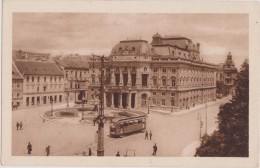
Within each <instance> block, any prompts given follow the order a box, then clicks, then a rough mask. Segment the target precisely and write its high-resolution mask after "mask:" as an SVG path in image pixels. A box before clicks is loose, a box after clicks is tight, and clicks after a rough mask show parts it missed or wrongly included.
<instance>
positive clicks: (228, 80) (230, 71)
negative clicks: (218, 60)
mask: <svg viewBox="0 0 260 168" xmlns="http://www.w3.org/2000/svg"><path fill="white" fill-rule="evenodd" d="M236 79H237V68H236V66H235V63H234V61H233V59H232V54H231V53H230V52H229V53H228V55H227V58H226V61H225V63H223V64H219V66H218V71H217V80H218V81H220V82H222V83H223V84H224V85H225V86H226V87H227V91H228V94H232V95H234V94H235V85H236Z"/></svg>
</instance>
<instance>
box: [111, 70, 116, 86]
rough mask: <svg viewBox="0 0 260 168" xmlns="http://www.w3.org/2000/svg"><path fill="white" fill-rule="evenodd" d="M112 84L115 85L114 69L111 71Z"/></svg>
mask: <svg viewBox="0 0 260 168" xmlns="http://www.w3.org/2000/svg"><path fill="white" fill-rule="evenodd" d="M110 82H111V84H112V85H114V84H115V73H114V70H113V71H112V72H111V81H110Z"/></svg>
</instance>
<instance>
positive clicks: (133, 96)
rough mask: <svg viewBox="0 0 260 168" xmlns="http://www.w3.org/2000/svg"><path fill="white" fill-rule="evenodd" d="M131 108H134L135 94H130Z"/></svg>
mask: <svg viewBox="0 0 260 168" xmlns="http://www.w3.org/2000/svg"><path fill="white" fill-rule="evenodd" d="M131 108H135V93H132V94H131Z"/></svg>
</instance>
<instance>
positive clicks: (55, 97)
mask: <svg viewBox="0 0 260 168" xmlns="http://www.w3.org/2000/svg"><path fill="white" fill-rule="evenodd" d="M56 102H57V96H56V95H55V96H54V103H56Z"/></svg>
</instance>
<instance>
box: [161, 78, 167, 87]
mask: <svg viewBox="0 0 260 168" xmlns="http://www.w3.org/2000/svg"><path fill="white" fill-rule="evenodd" d="M162 86H166V77H165V76H163V77H162Z"/></svg>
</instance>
